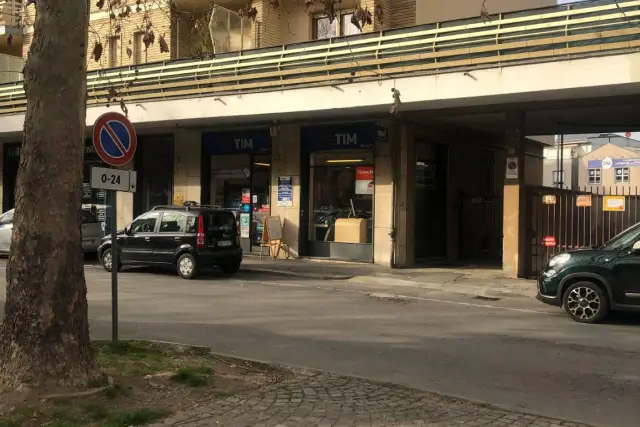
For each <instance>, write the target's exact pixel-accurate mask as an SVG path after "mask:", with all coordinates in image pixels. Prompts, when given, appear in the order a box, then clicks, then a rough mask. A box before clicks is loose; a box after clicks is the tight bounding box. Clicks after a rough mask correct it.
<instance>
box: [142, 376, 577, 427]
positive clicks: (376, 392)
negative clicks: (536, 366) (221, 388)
mask: <svg viewBox="0 0 640 427" xmlns="http://www.w3.org/2000/svg"><path fill="white" fill-rule="evenodd" d="M462 425H463V426H496V427H501V426H522V427H524V426H529V427H560V426H562V427H588V426H587V425H586V424H580V423H575V422H568V421H563V420H559V419H551V418H546V417H540V416H535V415H528V414H523V413H518V412H512V411H506V410H503V409H498V408H494V407H491V406H488V405H481V404H475V403H471V402H468V401H464V400H459V399H455V398H450V397H445V396H440V395H436V394H432V393H426V392H421V391H417V390H411V389H407V388H403V387H399V386H395V385H389V384H380V383H375V382H371V381H366V380H361V379H356V378H347V377H341V376H337V375H333V374H327V373H319V374H318V373H297V374H296V375H295V376H294V377H293V378H291V379H288V380H286V381H284V382H281V383H278V384H274V385H270V386H268V387H265V388H263V389H260V390H256V391H253V392H250V393H246V394H243V395H236V396H233V397H228V398H225V399H222V400H218V401H216V402H213V403H212V404H211V405H209V406H206V407H202V408H199V409H197V410H194V411H192V412H188V413H183V414H178V415H175V416H173V417H171V418H169V419H167V420H165V421H164V422H163V423H161V424H155V425H154V426H152V427H159V426H190V427H204V426H216V427H249V426H264V427H285V426H286V427H311V426H317V427H342V426H354V427H355V426H370V427H381V426H389V427H391V426H430V427H449V426H462Z"/></svg>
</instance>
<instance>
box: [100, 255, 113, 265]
mask: <svg viewBox="0 0 640 427" xmlns="http://www.w3.org/2000/svg"><path fill="white" fill-rule="evenodd" d="M102 263H103V264H104V266H105V267H106V268H108V269H111V265H112V257H111V252H107V253H106V254H104V255H103V257H102Z"/></svg>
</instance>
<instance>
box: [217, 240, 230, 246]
mask: <svg viewBox="0 0 640 427" xmlns="http://www.w3.org/2000/svg"><path fill="white" fill-rule="evenodd" d="M232 244H233V242H231V240H220V241H219V242H218V246H220V247H223V248H224V247H227V246H231V245H232Z"/></svg>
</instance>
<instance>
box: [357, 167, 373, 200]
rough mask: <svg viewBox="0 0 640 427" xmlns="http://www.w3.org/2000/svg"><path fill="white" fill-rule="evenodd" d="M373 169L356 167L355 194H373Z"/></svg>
mask: <svg viewBox="0 0 640 427" xmlns="http://www.w3.org/2000/svg"><path fill="white" fill-rule="evenodd" d="M373 186H374V184H373V167H372V166H358V167H357V168H356V194H373V188H374V187H373Z"/></svg>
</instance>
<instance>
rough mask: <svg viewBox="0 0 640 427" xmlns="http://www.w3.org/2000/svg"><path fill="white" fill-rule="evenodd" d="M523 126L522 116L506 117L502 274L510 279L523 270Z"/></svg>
mask: <svg viewBox="0 0 640 427" xmlns="http://www.w3.org/2000/svg"><path fill="white" fill-rule="evenodd" d="M524 124H525V115H524V113H523V112H521V111H510V112H507V113H506V132H505V142H506V147H507V159H506V170H505V181H504V183H505V184H504V214H503V221H504V222H503V240H502V270H503V271H504V273H505V274H506V275H508V276H511V277H523V276H524V275H525V274H526V267H527V262H526V261H527V260H526V257H527V256H526V253H527V248H526V240H527V239H526V234H527V233H526V227H525V213H526V187H525V183H526V181H525V177H526V164H525V162H526V157H525V149H526V140H525V137H524V135H525V134H524Z"/></svg>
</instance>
